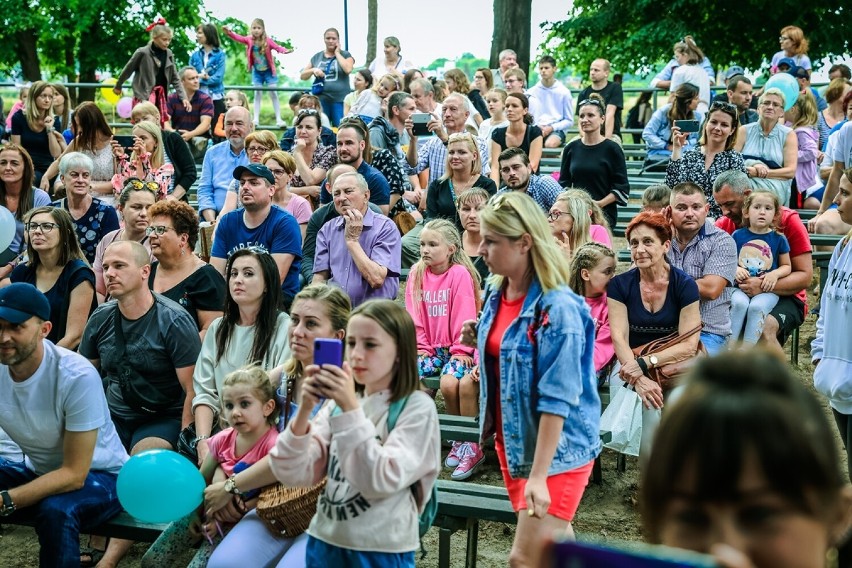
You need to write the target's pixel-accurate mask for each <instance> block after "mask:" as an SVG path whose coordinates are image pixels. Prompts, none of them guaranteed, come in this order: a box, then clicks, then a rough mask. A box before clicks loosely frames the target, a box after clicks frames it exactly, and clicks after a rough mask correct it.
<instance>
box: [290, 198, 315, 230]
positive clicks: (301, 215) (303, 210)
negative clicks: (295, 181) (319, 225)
mask: <svg viewBox="0 0 852 568" xmlns="http://www.w3.org/2000/svg"><path fill="white" fill-rule="evenodd" d="M284 210H285V211H289V212H290V214H291V215H293V217H295V218H296V221H297V222H298V223H299V224H300V225H301V224H302V223H307V222H308V221H309V220H310V218H311V214H312V213H313V210H312V209H311V204H310V203H308V200H307V199H305V198H304V197H302V196H301V195H296V194H295V193H291V194H290V201H288V202H287V207H285V208H284Z"/></svg>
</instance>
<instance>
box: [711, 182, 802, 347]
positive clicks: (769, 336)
mask: <svg viewBox="0 0 852 568" xmlns="http://www.w3.org/2000/svg"><path fill="white" fill-rule="evenodd" d="M751 191H752V190H751V186H750V182H749V178H748V176H747V175H746V174H745V173H744V172H741V171H738V170H729V171H726V172H722V173H721V174H719V176H718V177H717V178H716V181H715V182H714V183H713V197H715V198H716V203H717V204H718V205H719V207H720V208H721V209H722V215H724V217H721V218H719V219H717V220H716V226H717V227H719V228H720V229H722V230H723V231H725V232H726V233H728V234H733V232H734V231H736V230H737V229H739V228H742V227H744V226H745V222H744V220H743V202H744V201H745V198H746V196H747V195H749V194H750V193H751ZM778 229H779V230H780V231H782V232H783V233H784V236H785V237H787V241H788V242H789V243H790V264H791V265H792V266H791V268H792V271H791V272H790V274H789V275H788V276H785V277H783V278H780V279H779V280H778V283H777V284H776V285H775V289H774V290H773V293H775V294H777V295H778V303H777V304H775V307H774V308H773V309H772V311H771V312H770V313H769V315H768V316H766V319H765V320H764V323H763V333H762V341H763V343H765V344H766V347H768V348H770V349H773V350H775V351H777V352H779V353H781V354H783V352H784V349H783V345H784V343H785V342H786V341H787V337H788V336H789V335H790V334H791V333H792V332H793V330H794V329H796V328H798V327H799V326H800V325H802V322H803V321H805V314H807V311H808V306H807V300H808V298H807V292H806V289H807V287H808V285H809V284H810V283H811V279H812V278H813V264H812V258H811V250H812V249H811V241H810V237H809V236H808V231H807V229H806V228H805V225H804V224H803V223H802V220H801V218H800V217H799V214H798V213H797V212H796V211H795V210H793V209H790V208H788V207H785V206H783V205H782V206H781V225H780V226H779V227H778ZM761 283H762V278H761V277H751V278H748V279H747V280H745V281H744V282H740V283H739V288H740V290H742V291H743V292H745V293H746V295H748V296H749V297H753V296H755V295H757V294H760V293H761V292H762V291H763V290H761V288H760V285H761Z"/></svg>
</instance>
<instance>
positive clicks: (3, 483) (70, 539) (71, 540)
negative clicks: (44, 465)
mask: <svg viewBox="0 0 852 568" xmlns="http://www.w3.org/2000/svg"><path fill="white" fill-rule="evenodd" d="M37 477H38V476H37V475H36V474H35V473H33V472H32V471H30V470H29V469H27V468H26V467H25V466H24V464H23V462H20V463H13V462H9V461H3V462H2V463H0V489H12V488H15V487H18V486H20V485H24V484H26V483H29V482H30V481H32V480H34V479H36V478H37ZM117 477H118V476H117V475H116V474H114V473H106V472H103V471H89V475H87V476H86V481H85V483H84V485H83V487H82V489H77V490H76V491H69V492H67V493H59V494H57V495H51V496H50V497H45V498H44V499H42V500H41V501H39V502H38V503H37V504H35V505H33V506H31V507H26V508H24V509H20V510H18V511H15V512H14V513H13V514H12V515H11V516H10V517H9V519H11V520H13V521H14V520H22V521H23V520H28V521H30V522H34V523H35V530H36V534H37V535H38V542H39V554H38V556H39V566H41V568H45V567H48V566H56V567H63V568H68V567H74V568H76V567H78V566H80V533H81V532H85V531H87V530H89V529H92V528H94V527H96V526H97V525H99V524H101V523H104V522H106V521H108V520H109V519H111V518H112V517H114V516H116V515H117V514H119V513H120V512H121V505H120V504H119V502H118V495H117V493H116V491H115V481H116V479H117Z"/></svg>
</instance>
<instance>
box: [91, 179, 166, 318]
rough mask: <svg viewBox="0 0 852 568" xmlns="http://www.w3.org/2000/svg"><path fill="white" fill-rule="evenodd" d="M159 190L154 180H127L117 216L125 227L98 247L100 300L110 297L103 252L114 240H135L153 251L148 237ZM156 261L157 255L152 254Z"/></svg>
mask: <svg viewBox="0 0 852 568" xmlns="http://www.w3.org/2000/svg"><path fill="white" fill-rule="evenodd" d="M157 189H159V186H158V185H157V184H156V183H154V182H152V181H142V180H141V179H138V178H131V179H129V180H127V183H126V184H125V185H124V191H122V192H121V195H120V196H119V197H118V205H116V209H117V210H118V215H119V217H121V220H122V228H121V229H116V230H115V231H111V232H109V233H107V234H106V235H104V238H102V239H101V242H99V243H98V248H97V249H95V262H94V263H93V264H92V269H93V270H94V271H95V292H96V293H97V295H98V303H103V302H104V301H105V300H107V299H109V294H108V292H107V289H106V282H105V281H104V267H103V259H104V251H106V248H107V247H108V246H109V245H111V244H112V243H113V242H115V241H136V242H137V243H140V244H141V245H142V246H144V247H145V248H146V249H147V250H148V252H149V253H150V252H151V241H150V240H149V239H148V233H147V229H148V225H149V224H150V223H149V219H148V209H149V208H150V207H151V206H152V205H153V204H154V203H155V202H156V200H157ZM151 262H154V255H153V254H152V255H151Z"/></svg>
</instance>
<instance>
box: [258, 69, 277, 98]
mask: <svg viewBox="0 0 852 568" xmlns="http://www.w3.org/2000/svg"><path fill="white" fill-rule="evenodd" d="M251 84H252V85H253V86H255V87H262V86H264V85H269V86H272V85H277V84H278V75H273V74H272V69H267V70H266V71H258V70H257V69H252V70H251ZM272 92H273V93H274V92H275V91H272Z"/></svg>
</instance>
